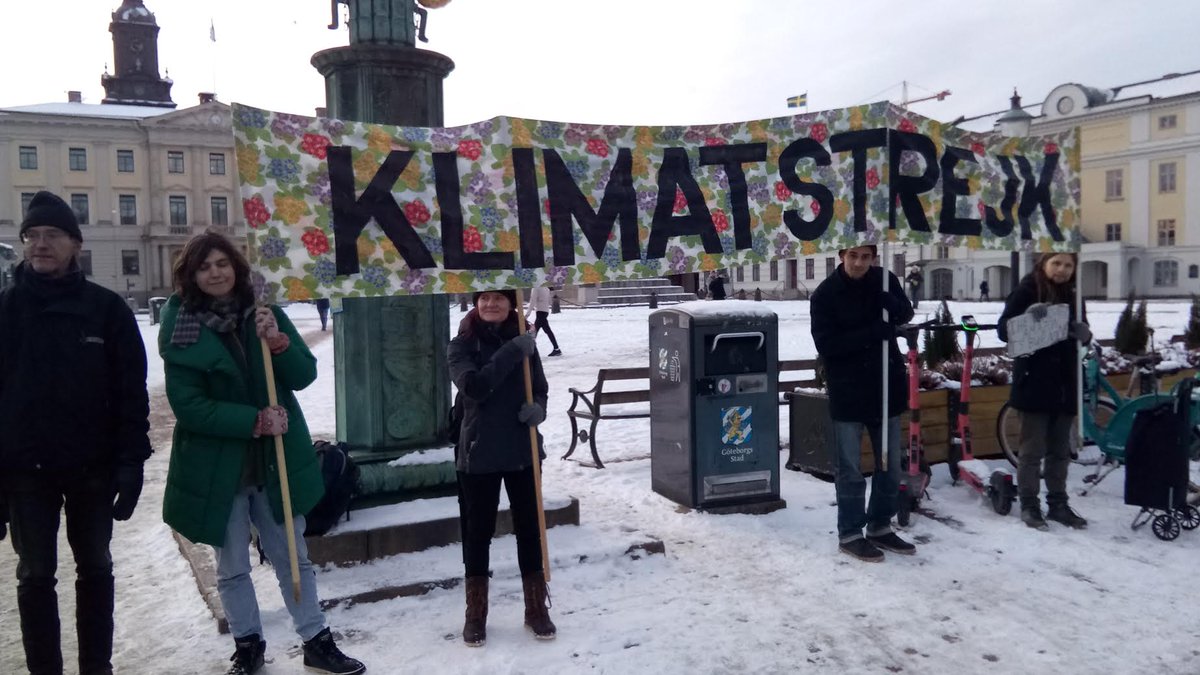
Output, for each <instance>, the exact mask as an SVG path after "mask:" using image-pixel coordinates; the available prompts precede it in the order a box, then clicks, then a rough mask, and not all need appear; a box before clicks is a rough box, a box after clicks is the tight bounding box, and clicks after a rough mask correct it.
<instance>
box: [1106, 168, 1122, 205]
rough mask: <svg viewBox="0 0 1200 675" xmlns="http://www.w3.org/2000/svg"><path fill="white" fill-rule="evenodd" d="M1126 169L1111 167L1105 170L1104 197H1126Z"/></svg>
mask: <svg viewBox="0 0 1200 675" xmlns="http://www.w3.org/2000/svg"><path fill="white" fill-rule="evenodd" d="M1124 182H1125V171H1124V170H1122V169H1109V170H1108V171H1105V172H1104V198H1105V199H1124V198H1125V185H1124Z"/></svg>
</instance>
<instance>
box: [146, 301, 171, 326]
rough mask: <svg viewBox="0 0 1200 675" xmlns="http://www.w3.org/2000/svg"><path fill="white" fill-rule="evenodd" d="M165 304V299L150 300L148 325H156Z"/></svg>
mask: <svg viewBox="0 0 1200 675" xmlns="http://www.w3.org/2000/svg"><path fill="white" fill-rule="evenodd" d="M165 304H167V299H166V298H164V297H160V296H155V297H153V298H150V325H151V326H153V325H155V324H157V323H158V321H159V317H160V316H161V315H162V308H163V305H165Z"/></svg>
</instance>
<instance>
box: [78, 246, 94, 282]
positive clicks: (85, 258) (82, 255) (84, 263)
mask: <svg viewBox="0 0 1200 675" xmlns="http://www.w3.org/2000/svg"><path fill="white" fill-rule="evenodd" d="M76 260H78V261H79V269H80V270H81V271H82V272H83V276H85V277H90V276H92V252H91V251H88V250H86V249H85V250H81V251H80V252H79V256H78V257H77V258H76Z"/></svg>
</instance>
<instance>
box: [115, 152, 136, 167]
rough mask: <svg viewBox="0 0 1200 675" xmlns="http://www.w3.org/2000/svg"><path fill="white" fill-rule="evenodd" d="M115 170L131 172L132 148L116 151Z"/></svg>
mask: <svg viewBox="0 0 1200 675" xmlns="http://www.w3.org/2000/svg"><path fill="white" fill-rule="evenodd" d="M117 171H118V172H120V173H133V151H132V150H118V151H117Z"/></svg>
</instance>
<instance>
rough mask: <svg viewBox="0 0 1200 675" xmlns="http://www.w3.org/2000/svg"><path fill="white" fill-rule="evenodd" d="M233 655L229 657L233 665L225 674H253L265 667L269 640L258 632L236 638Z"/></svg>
mask: <svg viewBox="0 0 1200 675" xmlns="http://www.w3.org/2000/svg"><path fill="white" fill-rule="evenodd" d="M233 646H234V652H233V656H231V657H229V660H230V661H233V665H232V666H229V671H228V672H226V673H225V675H251V674H252V673H257V672H258V670H259V669H260V668H262V667H263V660H264V656H265V654H266V653H267V642H266V640H263V639H262V637H261V636H260V635H259V634H258V633H251V634H249V635H247V636H246V637H241V638H234V640H233Z"/></svg>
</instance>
